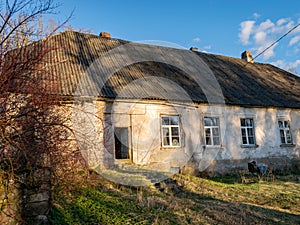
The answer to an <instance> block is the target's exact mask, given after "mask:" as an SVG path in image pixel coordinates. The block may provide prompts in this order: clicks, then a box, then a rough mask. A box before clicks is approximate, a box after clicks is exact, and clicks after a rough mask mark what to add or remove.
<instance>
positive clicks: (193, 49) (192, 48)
mask: <svg viewBox="0 0 300 225" xmlns="http://www.w3.org/2000/svg"><path fill="white" fill-rule="evenodd" d="M190 50H191V51H193V52H198V50H199V49H198V48H197V47H190Z"/></svg>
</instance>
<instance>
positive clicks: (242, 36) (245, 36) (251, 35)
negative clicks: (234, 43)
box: [238, 17, 300, 60]
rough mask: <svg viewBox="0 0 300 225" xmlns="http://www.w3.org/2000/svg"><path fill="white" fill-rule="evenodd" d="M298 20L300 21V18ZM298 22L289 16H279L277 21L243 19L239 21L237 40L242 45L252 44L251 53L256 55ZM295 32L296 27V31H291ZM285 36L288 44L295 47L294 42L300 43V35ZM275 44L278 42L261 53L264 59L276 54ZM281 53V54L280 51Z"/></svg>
mask: <svg viewBox="0 0 300 225" xmlns="http://www.w3.org/2000/svg"><path fill="white" fill-rule="evenodd" d="M257 18H258V17H257ZM298 22H300V19H299V21H298ZM298 22H297V21H296V20H295V21H294V20H292V19H290V18H279V19H278V20H277V21H272V20H270V19H266V20H264V21H261V22H258V20H257V19H256V20H255V21H252V20H245V21H243V22H241V23H240V29H239V34H238V36H239V41H240V42H241V43H242V44H243V45H250V44H251V45H252V46H250V48H252V49H253V52H254V54H253V55H257V54H260V53H261V52H262V51H264V50H265V49H266V48H268V47H269V46H270V45H271V44H272V43H274V42H275V41H276V40H278V38H280V37H282V35H284V34H286V32H288V31H289V30H291V29H292V28H293V27H294V26H295V24H296V23H298ZM296 32H298V29H297V31H296V30H294V31H293V33H294V34H295V33H296ZM299 32H300V26H299ZM285 38H286V39H290V40H288V41H289V44H288V46H294V47H296V44H297V43H300V35H298V36H295V37H293V38H291V37H289V36H287V37H285ZM276 46H278V44H275V45H274V46H272V47H271V48H269V49H268V50H267V51H266V52H264V53H263V54H262V56H263V59H264V60H267V59H270V58H272V57H274V56H275V55H276V50H277V48H276ZM298 46H299V45H297V47H298ZM293 51H294V52H295V51H296V49H294V50H293ZM281 55H283V54H282V53H281Z"/></svg>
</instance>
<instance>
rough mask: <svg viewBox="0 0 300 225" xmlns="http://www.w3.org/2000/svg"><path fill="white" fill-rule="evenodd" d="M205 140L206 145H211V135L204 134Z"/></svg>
mask: <svg viewBox="0 0 300 225" xmlns="http://www.w3.org/2000/svg"><path fill="white" fill-rule="evenodd" d="M205 142H206V145H211V144H212V143H211V137H210V136H206V138H205Z"/></svg>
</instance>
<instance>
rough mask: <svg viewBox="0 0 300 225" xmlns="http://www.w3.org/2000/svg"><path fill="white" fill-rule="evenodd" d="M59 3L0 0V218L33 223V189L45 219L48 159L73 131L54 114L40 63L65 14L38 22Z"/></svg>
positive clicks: (46, 58)
mask: <svg viewBox="0 0 300 225" xmlns="http://www.w3.org/2000/svg"><path fill="white" fill-rule="evenodd" d="M58 7H59V4H56V3H55V2H53V0H25V1H24V0H11V1H9V0H6V1H0V74H1V76H0V180H1V183H0V223H2V222H3V221H1V219H3V218H4V217H5V218H6V219H7V218H8V217H13V218H14V220H17V221H18V222H19V223H24V224H25V223H28V220H29V219H33V221H32V222H30V224H33V223H35V222H34V219H35V218H34V216H33V215H32V212H33V211H34V210H35V211H36V210H37V209H36V208H34V207H35V206H34V204H30V203H31V202H30V201H31V200H32V199H33V197H34V196H36V195H37V193H38V194H41V193H42V197H43V198H45V205H44V208H43V207H42V208H43V209H42V211H41V212H40V213H39V214H40V215H42V217H40V220H43V221H44V222H45V223H47V213H48V211H49V197H50V193H49V192H50V183H49V182H50V176H51V169H49V168H50V167H49V165H48V164H49V163H50V162H51V160H54V159H57V158H60V160H61V156H57V153H58V149H59V148H58V147H59V146H60V147H61V146H63V145H64V144H66V145H67V142H65V141H64V140H65V138H64V136H65V135H66V134H67V133H68V132H72V131H71V129H70V127H68V126H67V125H66V124H68V123H67V121H66V120H67V119H66V118H64V117H61V116H59V115H58V114H55V113H53V111H55V110H57V106H59V104H60V97H59V96H58V95H57V93H55V92H53V91H52V92H51V90H53V89H55V88H54V84H53V82H52V80H51V79H53V77H51V75H50V74H49V76H47V73H49V70H47V68H46V66H45V65H47V64H49V63H50V61H51V60H50V58H49V54H50V53H51V51H53V50H55V48H54V47H52V46H51V45H49V44H48V42H47V40H48V39H49V38H50V36H51V35H52V34H54V33H55V32H56V31H57V30H58V29H60V28H61V27H62V25H64V24H65V23H66V21H67V20H68V19H69V18H67V19H66V21H65V22H63V23H61V24H59V25H57V26H55V27H53V28H52V29H51V30H49V26H48V27H47V26H45V23H43V22H41V21H42V18H43V16H45V15H51V14H54V13H55V10H56V9H57V8H58ZM41 38H42V39H43V40H42V41H38V42H36V41H37V40H39V39H41ZM51 82H52V83H51ZM39 208H41V207H39ZM1 215H2V216H1ZM3 215H4V216H3ZM38 223H40V221H39V222H38Z"/></svg>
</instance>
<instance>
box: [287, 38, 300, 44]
mask: <svg viewBox="0 0 300 225" xmlns="http://www.w3.org/2000/svg"><path fill="white" fill-rule="evenodd" d="M299 41H300V36H295V37H293V38H292V39H291V40H290V42H289V46H292V45H295V44H296V43H297V42H299Z"/></svg>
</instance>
